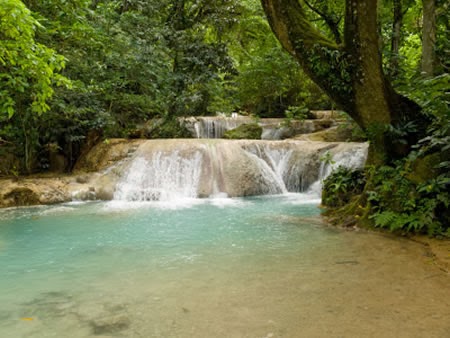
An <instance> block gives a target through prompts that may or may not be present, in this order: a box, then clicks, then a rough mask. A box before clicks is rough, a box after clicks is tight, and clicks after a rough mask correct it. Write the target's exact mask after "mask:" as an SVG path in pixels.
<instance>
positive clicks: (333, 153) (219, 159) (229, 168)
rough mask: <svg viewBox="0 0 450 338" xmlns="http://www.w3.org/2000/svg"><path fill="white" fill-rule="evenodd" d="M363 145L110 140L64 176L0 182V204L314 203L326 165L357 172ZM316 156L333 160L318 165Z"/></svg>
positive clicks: (362, 159) (327, 169)
mask: <svg viewBox="0 0 450 338" xmlns="http://www.w3.org/2000/svg"><path fill="white" fill-rule="evenodd" d="M367 147H368V146H367V144H365V143H346V142H342V143H339V142H336V143H333V142H309V141H299V140H284V141H268V140H224V139H166V140H125V139H111V140H108V142H102V143H100V144H98V145H96V146H95V147H94V148H93V149H92V150H91V151H90V152H89V153H87V154H86V155H85V156H84V157H83V158H81V159H80V161H79V162H78V164H77V166H76V167H75V174H74V175H72V176H66V177H57V178H33V179H24V180H20V181H14V180H2V181H0V207H8V206H17V205H34V204H55V203H61V202H67V201H73V200H80V201H81V200H113V199H114V200H118V201H128V202H130V201H174V203H176V201H177V200H180V199H192V198H208V197H218V196H220V197H241V196H257V195H273V194H286V193H293V192H295V193H298V192H304V193H305V192H306V193H309V194H310V195H311V196H312V197H311V198H313V199H315V200H317V199H320V193H321V181H322V180H323V179H324V178H325V177H326V176H327V175H329V174H330V172H331V170H332V167H337V166H339V165H343V166H346V167H351V168H359V167H362V166H363V165H364V163H365V160H366V154H367ZM327 152H328V153H329V155H327V156H325V155H326V153H327ZM324 157H328V158H329V157H331V158H332V159H333V161H332V162H328V163H325V162H324V161H323V160H321V159H323V158H324ZM331 163H334V164H331Z"/></svg>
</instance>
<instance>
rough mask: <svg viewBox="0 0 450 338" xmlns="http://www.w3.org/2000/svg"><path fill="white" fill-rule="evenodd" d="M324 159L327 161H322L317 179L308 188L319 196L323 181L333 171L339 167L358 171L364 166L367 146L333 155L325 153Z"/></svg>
mask: <svg viewBox="0 0 450 338" xmlns="http://www.w3.org/2000/svg"><path fill="white" fill-rule="evenodd" d="M325 157H329V159H328V160H322V162H321V164H320V168H319V179H318V180H317V181H316V182H315V183H314V184H313V185H311V187H310V189H309V190H310V191H312V192H315V193H317V194H320V193H321V191H322V183H323V180H324V179H326V178H327V177H328V176H329V175H330V174H331V173H332V172H333V170H335V169H337V168H339V167H341V166H342V167H345V168H350V169H358V168H362V167H363V166H364V163H365V162H366V158H367V146H366V145H365V146H364V147H362V146H360V147H352V148H348V149H345V150H343V151H340V152H337V153H336V154H334V155H331V154H330V153H328V152H326V153H325Z"/></svg>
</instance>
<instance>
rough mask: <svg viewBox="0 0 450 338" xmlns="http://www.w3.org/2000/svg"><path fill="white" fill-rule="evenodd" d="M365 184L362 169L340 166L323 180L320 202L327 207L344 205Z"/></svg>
mask: <svg viewBox="0 0 450 338" xmlns="http://www.w3.org/2000/svg"><path fill="white" fill-rule="evenodd" d="M365 184H366V178H365V175H364V172H363V171H362V170H353V169H349V168H345V167H342V166H340V167H338V168H337V169H336V170H335V171H333V173H331V175H330V176H328V177H327V178H326V179H325V180H324V182H323V190H322V204H323V205H325V206H328V207H341V206H344V205H345V204H347V203H349V202H350V201H351V199H352V198H353V197H354V196H357V195H360V194H361V193H362V191H363V189H364V185H365Z"/></svg>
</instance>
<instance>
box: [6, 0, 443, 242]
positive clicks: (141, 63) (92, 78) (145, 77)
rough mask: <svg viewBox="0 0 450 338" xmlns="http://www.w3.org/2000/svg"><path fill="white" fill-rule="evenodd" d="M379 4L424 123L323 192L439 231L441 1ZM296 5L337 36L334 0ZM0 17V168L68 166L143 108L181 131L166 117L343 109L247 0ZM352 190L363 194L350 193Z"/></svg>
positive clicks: (58, 2) (400, 73)
mask: <svg viewBox="0 0 450 338" xmlns="http://www.w3.org/2000/svg"><path fill="white" fill-rule="evenodd" d="M378 3H379V5H378V13H377V16H378V26H377V29H378V36H379V41H378V47H379V52H380V53H381V55H382V66H383V71H384V74H385V76H386V77H387V78H388V79H389V80H390V83H391V84H392V86H393V87H394V88H395V90H396V91H397V92H399V93H401V94H402V95H404V96H405V97H407V98H409V99H411V100H412V101H414V102H416V103H417V104H418V105H419V106H420V107H421V109H422V113H423V114H425V115H426V116H427V118H428V120H429V121H430V123H429V127H428V128H427V130H426V135H423V137H421V138H420V140H418V141H417V144H416V145H415V146H414V147H412V149H409V150H408V152H407V153H406V154H405V155H404V156H402V157H401V158H395V159H392V160H391V161H386V162H385V163H382V164H377V165H376V166H372V167H368V168H367V169H366V170H365V171H364V173H362V174H355V173H348V172H344V171H340V172H338V173H337V175H334V177H333V178H332V179H331V180H330V181H329V183H328V185H326V189H327V190H328V197H327V198H326V199H325V200H324V202H325V204H328V205H329V206H330V207H332V208H336V210H337V209H339V210H340V212H338V214H339V215H340V216H339V217H338V218H337V219H338V222H347V223H349V224H353V223H354V222H361V221H360V220H361V219H363V220H364V222H370V223H371V224H373V225H376V226H380V227H387V228H390V229H391V230H399V231H418V232H423V231H426V232H428V233H430V234H434V235H443V236H447V235H448V234H449V230H448V229H449V226H448V224H449V212H448V207H449V203H450V198H449V196H448V190H449V189H448V188H449V182H450V175H449V169H450V160H449V155H448V154H449V151H450V145H449V144H450V136H449V134H450V131H449V127H450V116H449V115H450V113H449V109H448V102H449V87H450V77H449V75H448V69H449V65H450V60H449V57H448V56H449V50H450V47H449V45H450V43H449V34H448V33H449V28H450V27H449V8H448V6H449V5H448V3H447V2H446V1H442V0H423V1H420V0H380V1H378ZM301 4H302V6H303V8H304V9H305V15H306V17H307V20H308V21H309V22H310V23H312V24H313V25H314V27H315V28H317V30H318V31H320V32H321V33H322V34H324V35H325V36H328V37H329V38H330V39H332V40H333V41H336V42H337V43H339V42H340V40H341V39H342V37H343V30H344V16H345V1H343V0H342V1H333V2H331V1H318V0H309V1H301ZM0 20H1V21H0V158H2V163H1V165H0V167H1V168H0V170H1V172H0V175H5V176H11V175H13V176H18V175H21V174H31V173H36V172H43V171H46V170H49V169H50V168H51V166H52V159H54V158H55V156H56V155H58V156H59V157H62V158H63V159H64V164H63V169H64V171H67V172H70V171H71V169H72V167H73V165H74V164H75V162H76V160H77V159H78V157H79V156H80V154H81V153H82V151H83V149H86V148H87V147H89V145H92V144H93V143H95V142H97V141H98V140H100V139H104V138H110V137H136V128H137V127H138V126H139V125H141V124H143V123H145V122H146V121H148V120H151V119H154V118H158V119H162V121H164V123H163V124H162V125H161V127H160V128H159V130H158V131H155V133H154V134H153V135H146V136H147V137H155V138H156V137H177V136H184V135H183V131H182V130H178V129H177V128H176V127H174V125H176V124H175V123H174V120H175V119H176V118H177V117H181V116H198V115H214V114H216V113H217V112H222V113H225V114H229V113H231V112H236V111H238V112H243V113H245V114H248V115H251V116H254V117H255V118H258V117H289V118H296V117H298V118H301V117H302V116H304V115H303V112H304V111H306V110H309V109H334V108H342V107H340V105H339V104H336V103H334V102H333V101H332V100H331V99H329V98H328V97H327V96H326V95H325V94H324V92H323V91H322V90H321V89H319V87H318V86H317V85H316V84H314V82H312V81H311V80H310V79H309V77H308V76H306V75H305V73H304V72H303V71H302V68H301V67H300V65H299V64H298V63H297V62H296V60H295V59H294V58H293V57H292V56H291V55H289V53H288V52H286V51H285V50H284V49H283V48H282V47H281V45H280V43H279V41H278V40H277V38H276V37H275V36H274V35H273V33H272V31H271V27H270V25H269V23H268V21H267V19H266V15H265V13H264V11H263V8H262V7H261V3H260V1H257V0H245V1H235V0H222V1H213V0H193V1H187V0H176V1H166V0H160V1H139V0H104V1H102V0H39V1H37V0H26V1H19V0H1V6H0ZM329 57H331V61H332V62H335V63H339V64H342V62H343V61H344V60H342V59H340V55H338V54H336V55H331V56H329ZM333 58H334V59H333ZM419 127H420V126H418V125H415V124H414V123H410V122H405V123H398V124H396V125H389V126H387V127H386V130H385V131H383V133H389V134H390V137H391V138H393V139H396V140H397V141H399V143H400V144H401V143H402V141H404V143H405V144H406V143H408V136H409V135H411V134H414V133H415V132H416V130H417V129H418V128H419ZM369 136H370V135H369ZM437 154H439V155H437ZM352 175H353V176H352ZM355 175H356V176H355ZM358 175H359V176H358ZM349 177H350V179H349ZM355 182H356V183H355ZM361 194H363V195H364V201H361V198H358V199H355V198H354V196H355V195H358V196H361ZM405 196H406V197H407V198H405ZM339 201H344V202H345V203H341V202H339ZM352 201H353V203H352ZM344 206H345V207H346V208H345V210H342V207H344ZM349 206H350V207H349ZM360 209H361V210H360ZM349 215H351V220H348V219H346V218H348V216H349ZM344 218H345V219H344Z"/></svg>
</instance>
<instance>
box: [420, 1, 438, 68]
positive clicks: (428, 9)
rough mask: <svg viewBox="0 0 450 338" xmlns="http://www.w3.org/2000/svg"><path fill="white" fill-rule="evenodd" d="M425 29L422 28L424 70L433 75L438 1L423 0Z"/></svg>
mask: <svg viewBox="0 0 450 338" xmlns="http://www.w3.org/2000/svg"><path fill="white" fill-rule="evenodd" d="M422 3H423V30H422V72H423V73H425V75H426V76H433V70H434V55H435V53H434V46H435V43H436V1H435V0H422Z"/></svg>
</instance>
